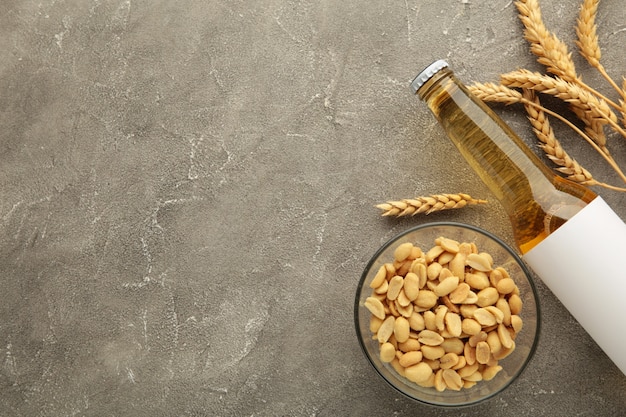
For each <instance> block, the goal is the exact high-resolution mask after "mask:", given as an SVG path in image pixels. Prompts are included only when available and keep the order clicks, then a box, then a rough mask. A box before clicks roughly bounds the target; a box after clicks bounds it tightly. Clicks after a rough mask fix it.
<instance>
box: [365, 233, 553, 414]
mask: <svg viewBox="0 0 626 417" xmlns="http://www.w3.org/2000/svg"><path fill="white" fill-rule="evenodd" d="M441 226H448V227H460V228H463V229H468V230H471V231H473V232H476V233H480V234H483V235H485V236H487V237H488V238H490V239H492V240H494V241H495V242H496V243H498V244H499V245H500V246H502V247H503V248H504V249H505V250H506V251H507V252H509V254H510V255H511V256H512V257H513V259H514V260H515V262H517V263H518V265H519V266H520V269H521V270H522V271H523V273H524V274H525V275H526V278H527V280H528V284H529V286H530V288H531V291H532V293H533V298H534V301H535V310H536V319H535V322H536V331H535V335H534V338H533V342H532V346H530V350H529V351H528V355H527V356H526V358H525V359H524V362H523V363H522V365H521V366H520V368H519V370H518V371H517V372H516V373H515V374H514V375H513V376H512V377H511V379H510V380H508V381H507V382H506V383H505V384H504V385H503V386H502V387H501V388H500V389H498V390H495V391H494V392H492V393H490V394H488V395H485V396H484V397H481V398H479V399H477V400H474V401H469V402H465V403H459V404H445V403H438V402H437V403H435V402H430V401H427V400H424V399H420V398H417V397H415V396H412V395H410V394H408V393H406V392H404V391H403V390H401V389H400V388H399V387H397V386H395V385H394V384H393V383H392V382H391V381H389V380H388V379H387V378H386V377H385V375H383V373H382V372H381V371H380V369H378V367H377V366H376V364H375V363H374V361H373V360H372V358H371V356H370V354H369V352H368V350H367V348H366V346H365V343H364V341H363V335H362V334H361V330H360V326H359V311H360V308H361V306H360V294H361V292H362V291H363V285H364V283H365V279H366V278H367V275H368V272H369V271H370V269H371V267H372V265H373V264H374V263H375V262H376V260H377V259H378V258H379V257H380V255H381V254H382V253H383V252H384V251H385V250H387V249H388V248H389V247H390V246H391V245H393V244H394V243H395V242H397V241H398V240H400V239H402V238H403V237H404V236H406V235H408V234H410V233H413V232H416V231H418V230H420V229H426V228H431V227H441ZM354 325H355V326H354V327H355V331H356V336H357V339H358V341H359V346H360V347H361V351H362V352H363V354H364V355H365V357H366V358H367V360H368V362H369V363H370V365H372V368H374V370H375V371H376V373H377V374H378V375H379V376H380V377H381V378H382V379H383V380H384V381H385V382H386V383H387V384H388V385H390V386H391V387H392V388H393V389H394V390H395V391H397V392H399V393H400V394H402V395H403V396H404V397H407V398H409V399H411V400H413V401H416V402H419V403H421V404H426V405H429V406H433V407H440V408H463V407H470V406H474V405H477V404H479V403H482V402H485V401H487V400H489V399H492V398H493V397H495V396H496V395H498V394H499V393H502V392H504V390H505V389H506V388H508V387H509V386H510V385H511V384H512V383H513V382H514V381H516V380H517V379H518V378H519V377H520V376H521V375H522V373H523V372H524V370H525V369H526V367H527V366H528V364H529V362H530V361H531V359H532V357H533V356H534V355H535V351H536V350H537V346H538V344H539V335H540V333H541V306H540V304H539V292H538V290H537V286H536V284H535V282H534V278H533V274H532V272H531V270H530V269H529V268H528V266H527V265H526V263H525V262H524V261H523V259H522V257H521V256H520V255H519V254H518V253H517V252H516V251H515V250H514V249H513V248H511V247H510V246H509V245H508V244H507V243H506V242H504V241H503V240H502V239H501V238H499V237H498V236H496V235H494V234H493V233H491V232H489V231H487V230H485V229H483V228H481V227H478V226H474V225H471V224H467V223H460V222H454V221H436V222H428V223H422V224H419V225H417V226H412V227H410V228H408V229H406V230H404V231H402V232H400V233H397V234H395V235H394V236H393V237H391V238H390V239H388V240H387V241H386V242H385V243H384V244H383V245H381V246H380V248H378V250H377V251H376V252H375V253H374V254H373V255H372V256H371V258H370V260H369V261H368V262H367V264H366V266H365V268H364V269H363V272H362V273H361V277H360V278H359V282H358V285H357V289H356V295H355V301H354Z"/></svg>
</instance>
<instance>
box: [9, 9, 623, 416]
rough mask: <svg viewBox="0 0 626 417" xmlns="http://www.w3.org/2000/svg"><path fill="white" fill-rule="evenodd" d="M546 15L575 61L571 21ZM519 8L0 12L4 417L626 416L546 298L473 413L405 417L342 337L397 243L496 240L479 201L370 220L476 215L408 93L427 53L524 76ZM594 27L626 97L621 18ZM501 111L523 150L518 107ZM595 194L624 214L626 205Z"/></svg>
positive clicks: (494, 221)
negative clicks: (475, 235) (510, 375)
mask: <svg viewBox="0 0 626 417" xmlns="http://www.w3.org/2000/svg"><path fill="white" fill-rule="evenodd" d="M541 3H542V6H543V11H544V17H545V20H546V23H547V24H548V26H549V27H550V29H552V30H553V31H554V32H556V33H557V34H558V35H559V37H561V38H562V39H563V40H564V41H566V42H567V43H568V44H569V45H570V47H572V48H573V42H574V32H573V24H574V21H575V19H576V13H577V10H578V6H579V4H580V3H581V1H579V0H566V1H565V0H559V1H553V0H542V1H541ZM516 14H517V13H516V10H515V7H514V5H513V3H512V2H511V0H493V1H481V0H443V1H442V0H402V1H399V0H396V1H383V0H372V1H368V2H358V1H330V0H322V1H302V0H292V1H288V0H286V1H280V0H260V1H245V2H244V1H241V0H226V1H214V0H209V1H201V0H189V1H175V0H152V1H147V0H38V1H31V0H2V2H0V97H1V98H0V283H1V287H0V288H1V289H0V294H2V296H1V297H0V415H3V416H69V415H82V416H105V415H106V416H109V415H120V416H124V415H128V416H178V415H180V416H182V415H190V416H202V415H207V416H214V415H215V416H217V415H220V416H287V415H289V416H335V415H352V416H361V415H368V416H417V415H419V416H424V415H428V416H452V415H455V416H485V415H493V416H538V415H542V416H618V415H624V412H625V411H624V410H625V409H626V377H624V375H622V374H621V373H620V372H619V371H618V370H617V368H616V367H615V366H613V365H612V363H611V362H610V361H609V360H608V359H607V358H606V356H604V354H603V353H602V352H601V351H600V350H599V348H598V347H597V346H596V345H595V343H594V342H593V341H592V340H591V339H590V338H589V337H588V336H587V335H586V333H585V332H584V331H582V330H581V328H580V327H579V325H578V324H577V323H576V322H575V321H574V320H573V319H572V318H571V316H570V315H569V314H568V313H567V311H566V310H564V308H563V307H562V306H561V305H560V304H559V302H558V301H557V300H556V299H555V298H554V296H553V295H552V294H551V293H550V292H549V291H548V290H547V289H546V288H545V287H544V286H543V285H542V284H541V283H538V285H539V289H540V292H541V303H542V307H543V312H542V319H543V334H542V336H541V341H540V344H539V349H538V352H537V354H536V356H535V357H534V359H533V361H532V362H531V363H530V365H529V366H528V368H527V370H526V372H525V373H524V374H523V376H522V377H521V378H520V379H519V380H518V381H517V382H516V383H515V384H513V385H512V386H511V387H510V388H509V389H508V390H507V391H506V392H504V393H503V394H502V395H500V396H498V397H497V398H495V399H493V400H491V401H489V402H486V403H483V404H481V405H478V406H476V407H472V408H466V409H463V410H456V411H451V410H440V409H434V408H430V407H426V406H423V405H420V404H417V403H415V402H412V401H411V400H409V399H407V398H404V397H403V396H401V395H400V394H398V393H396V392H395V391H393V390H392V389H391V388H389V387H388V386H387V385H386V383H385V382H384V381H383V380H381V379H380V378H379V377H378V376H377V375H376V374H375V372H374V371H373V370H372V369H371V368H370V365H369V364H368V362H367V361H366V359H365V358H364V356H363V355H362V353H361V352H360V350H359V347H358V344H357V341H356V336H355V332H354V325H353V316H352V307H353V298H354V291H355V289H356V284H357V280H358V278H359V275H360V273H361V271H362V269H363V267H364V266H365V264H366V262H367V261H368V259H369V257H370V256H371V255H372V254H373V253H374V251H375V250H376V249H377V248H378V247H379V246H380V245H381V244H382V243H383V242H385V241H386V240H387V239H389V238H391V237H392V236H393V235H395V234H396V233H398V232H400V231H402V230H404V229H406V228H408V227H410V226H412V225H415V224H419V223H422V222H426V221H434V220H456V221H463V222H468V223H472V224H475V225H478V226H482V227H484V228H486V229H488V230H490V231H492V232H494V233H496V234H497V235H499V236H501V237H502V238H504V239H505V240H506V241H507V242H509V243H511V244H513V241H512V234H511V230H510V226H509V225H508V223H507V220H506V217H505V213H504V212H503V210H502V208H501V207H500V206H499V205H498V203H497V202H495V201H493V199H492V201H491V204H490V205H489V206H486V207H473V208H468V209H464V210H460V211H458V212H448V213H439V214H432V215H430V216H429V217H416V218H412V219H405V220H389V219H383V218H380V217H379V216H378V214H379V213H378V211H377V210H376V209H374V208H373V205H374V204H376V203H379V202H383V201H385V200H388V199H398V198H404V197H413V196H416V195H424V194H430V193H440V192H467V193H470V194H473V195H475V196H477V197H482V198H487V199H489V198H490V197H491V196H490V194H489V193H488V191H487V189H486V188H485V187H484V186H483V185H482V183H480V181H478V180H477V177H476V176H475V175H474V174H473V172H472V171H471V170H470V169H469V168H468V166H467V165H465V162H464V161H463V160H462V158H461V157H460V155H459V154H458V153H457V152H456V151H455V150H454V148H453V147H452V145H451V144H450V143H449V142H448V140H447V139H446V137H445V136H444V135H443V133H442V131H441V130H440V129H439V127H438V125H437V124H436V122H435V121H434V119H433V118H432V116H431V115H430V114H429V113H428V111H427V109H426V107H425V106H424V105H423V103H420V102H419V101H418V100H417V98H416V97H414V96H412V95H411V94H410V92H409V89H408V85H409V82H410V80H411V79H412V78H413V77H414V76H415V75H416V73H417V72H419V71H420V70H421V69H422V68H423V67H424V66H425V65H426V64H428V63H430V62H431V61H433V60H435V59H438V58H445V59H448V60H449V62H450V63H451V65H452V66H453V68H454V70H455V72H456V73H457V75H458V77H459V78H461V79H462V80H464V81H465V82H467V83H470V82H472V81H495V80H497V76H498V75H499V74H500V73H502V72H506V71H509V70H513V69H516V68H518V67H526V68H530V69H537V70H540V69H541V68H540V67H539V66H538V64H536V63H535V60H534V58H533V57H532V56H531V55H530V53H529V52H528V49H527V45H526V42H525V41H524V40H523V39H522V37H521V33H522V30H521V26H520V24H519V22H518V20H517V18H516ZM598 19H599V23H600V28H599V31H598V32H599V36H600V42H601V45H602V47H603V52H604V55H603V62H604V64H605V66H606V67H607V69H608V70H609V72H610V73H611V74H612V75H613V76H614V78H616V79H617V80H618V81H619V80H621V77H622V75H626V71H625V68H624V57H623V46H624V44H625V43H626V24H625V23H624V22H625V21H626V10H625V9H624V7H623V4H622V1H621V0H604V1H602V2H601V3H600V10H599V17H598ZM575 59H576V62H577V63H578V64H579V71H580V73H581V74H583V76H584V77H585V79H587V80H589V82H590V83H593V84H594V85H597V86H600V87H601V89H602V90H603V91H609V89H608V88H607V87H606V84H603V82H602V80H601V79H600V78H599V77H598V76H597V74H596V73H594V72H593V71H590V70H589V69H588V67H587V66H586V65H585V64H584V62H583V61H582V60H581V59H580V58H579V57H578V56H575ZM498 111H499V112H500V113H501V114H502V115H503V117H504V118H505V119H506V120H507V121H508V122H509V123H510V124H511V125H512V126H513V127H514V128H515V129H516V130H517V131H518V132H519V133H520V135H521V136H522V137H523V138H524V139H525V140H527V141H528V142H529V144H532V146H533V147H534V149H537V148H536V146H535V142H534V138H533V136H532V134H531V132H530V130H529V127H528V124H527V123H526V121H525V119H524V117H523V114H522V113H521V111H520V109H519V108H511V109H499V110H498ZM610 139H611V142H610V143H611V145H610V146H611V149H612V150H613V152H614V154H615V156H616V159H618V160H619V161H621V163H622V164H623V166H624V165H626V146H625V145H624V140H623V139H621V138H610ZM561 140H562V141H563V142H564V144H565V146H569V147H568V148H567V149H569V150H570V152H571V153H572V154H573V155H574V156H576V157H578V158H579V159H580V161H581V162H582V163H583V164H584V165H585V166H586V167H588V168H589V169H590V170H591V171H592V173H593V174H594V175H595V176H596V177H598V178H599V179H603V180H607V181H609V182H612V183H614V184H618V185H619V180H618V179H617V178H616V177H615V176H614V175H612V174H611V172H610V171H609V170H608V169H607V168H606V165H605V164H604V163H603V162H602V161H601V160H600V159H599V158H597V157H596V156H594V154H593V152H589V150H588V148H587V147H586V146H585V145H583V144H582V142H580V141H579V140H578V139H576V138H575V137H573V135H571V134H570V133H569V132H567V131H565V130H563V133H562V134H561ZM596 191H598V192H599V193H600V194H602V195H603V196H604V197H605V199H606V200H607V201H609V203H610V204H611V205H612V206H613V207H614V208H615V209H616V211H618V213H619V214H620V216H621V217H622V218H626V208H625V207H624V202H625V195H626V194H624V193H618V192H610V191H605V190H602V189H598V190H596ZM580 251H581V253H580V254H576V255H577V256H584V247H581V248H580ZM603 261H607V262H609V261H610V260H603ZM620 320H621V319H617V320H614V319H612V320H611V323H612V325H613V326H616V331H624V323H623V321H620Z"/></svg>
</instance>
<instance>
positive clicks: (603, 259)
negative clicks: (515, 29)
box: [411, 61, 626, 374]
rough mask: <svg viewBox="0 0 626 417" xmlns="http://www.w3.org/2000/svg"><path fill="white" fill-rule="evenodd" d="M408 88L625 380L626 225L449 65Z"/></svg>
mask: <svg viewBox="0 0 626 417" xmlns="http://www.w3.org/2000/svg"><path fill="white" fill-rule="evenodd" d="M411 88H412V90H413V92H414V93H416V94H417V95H418V96H419V97H420V98H421V99H422V100H424V102H425V103H426V104H427V105H428V107H429V108H430V110H431V111H432V113H433V114H434V116H435V117H436V118H437V120H438V121H439V123H440V124H441V126H443V129H444V130H445V132H446V133H447V135H448V137H449V138H450V139H451V140H452V142H453V143H454V145H455V146H456V147H457V148H458V150H459V151H460V152H461V154H462V155H463V157H464V158H465V159H466V160H467V161H468V163H469V164H470V166H471V167H472V168H473V169H474V170H475V171H476V173H477V174H478V175H479V176H480V178H481V179H482V180H483V182H484V183H485V184H486V185H487V186H488V187H489V189H490V190H491V192H492V193H493V194H494V195H495V196H496V197H497V199H498V200H499V201H500V202H501V203H502V206H503V207H504V209H505V210H506V212H507V213H508V215H509V219H510V221H511V225H512V228H513V233H514V237H515V241H516V243H517V246H518V248H519V251H520V252H521V254H522V257H523V259H524V261H525V262H526V263H527V264H528V265H529V266H530V267H531V268H532V269H533V270H534V272H535V273H536V274H537V276H539V277H540V278H541V280H542V281H543V282H544V283H545V284H546V285H547V286H548V287H549V288H550V290H551V291H552V292H553V293H554V294H555V295H556V296H557V297H558V298H559V300H560V301H561V302H562V303H563V305H564V306H565V307H566V308H567V309H568V310H569V311H570V313H571V314H572V315H573V316H574V317H575V318H576V320H578V322H579V323H580V324H581V325H582V326H583V328H584V329H585V330H586V331H587V332H588V333H589V334H590V335H591V337H592V338H593V339H594V340H595V341H596V342H597V343H598V345H599V346H600V347H601V348H602V349H603V350H604V352H605V353H606V354H607V355H608V356H609V358H611V360H612V361H613V362H614V363H615V364H616V365H617V366H618V367H619V369H620V370H621V371H622V372H623V373H624V374H626V299H625V298H624V295H625V294H626V224H625V223H624V222H623V221H622V220H621V219H620V217H619V216H617V214H615V212H614V211H613V210H612V209H611V208H610V207H609V206H608V205H607V204H606V203H605V202H604V200H603V199H602V198H601V197H600V196H598V195H596V194H595V193H594V192H592V191H591V190H590V189H588V188H587V187H584V186H582V185H580V184H577V183H574V182H571V181H569V180H566V179H564V178H562V177H560V176H558V175H556V174H555V173H553V172H552V171H551V170H550V169H549V168H548V167H547V166H546V165H545V164H544V163H543V162H542V161H541V160H540V159H539V157H538V156H537V155H536V154H534V153H533V152H532V151H531V150H530V148H528V147H527V146H526V144H525V143H524V142H523V141H522V140H521V139H520V138H519V137H518V136H517V135H516V134H515V132H513V131H512V130H511V128H510V127H509V126H507V125H506V124H505V123H504V121H503V120H502V119H501V118H500V117H499V116H498V115H497V114H495V113H494V112H493V111H492V110H491V109H490V108H489V107H488V106H487V105H485V104H484V103H483V102H482V101H481V100H479V99H478V98H476V97H475V96H473V95H472V94H471V93H470V92H469V91H468V90H467V88H466V87H465V86H464V85H463V84H462V83H461V82H459V80H458V79H457V78H456V77H455V76H454V74H453V73H452V71H451V70H450V69H449V68H448V64H447V63H446V62H445V61H436V62H434V63H433V64H431V65H430V66H428V67H427V68H426V69H425V70H424V71H422V72H421V73H420V74H419V75H418V76H417V77H416V78H415V80H413V82H412V83H411Z"/></svg>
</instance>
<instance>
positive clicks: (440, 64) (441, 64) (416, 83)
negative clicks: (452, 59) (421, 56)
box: [411, 59, 448, 94]
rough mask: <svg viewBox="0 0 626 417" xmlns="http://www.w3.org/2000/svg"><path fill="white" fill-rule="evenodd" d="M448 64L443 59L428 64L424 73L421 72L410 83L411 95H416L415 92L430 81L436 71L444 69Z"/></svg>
mask: <svg viewBox="0 0 626 417" xmlns="http://www.w3.org/2000/svg"><path fill="white" fill-rule="evenodd" d="M447 66H448V63H447V62H446V61H444V60H443V59H440V60H438V61H435V62H433V63H432V64H430V65H429V66H428V67H426V69H425V70H424V71H422V72H421V73H420V74H419V75H418V76H417V77H415V79H414V80H413V81H412V82H411V91H412V92H413V94H415V93H417V90H419V89H420V87H421V86H423V85H424V83H425V82H426V81H428V80H429V79H430V77H432V76H433V75H435V74H436V73H437V72H438V71H441V70H442V69H444V68H446V67H447Z"/></svg>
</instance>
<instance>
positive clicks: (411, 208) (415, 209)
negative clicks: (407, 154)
mask: <svg viewBox="0 0 626 417" xmlns="http://www.w3.org/2000/svg"><path fill="white" fill-rule="evenodd" d="M486 203H487V200H480V199H475V198H473V197H471V196H470V195H468V194H433V195H430V196H424V197H415V198H408V199H403V200H399V201H388V202H386V203H383V204H378V205H376V207H377V208H379V209H381V210H382V211H383V213H382V216H395V217H402V216H414V215H416V214H420V213H424V214H430V213H432V212H435V211H442V210H449V209H459V208H463V207H465V206H467V205H468V204H486Z"/></svg>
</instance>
